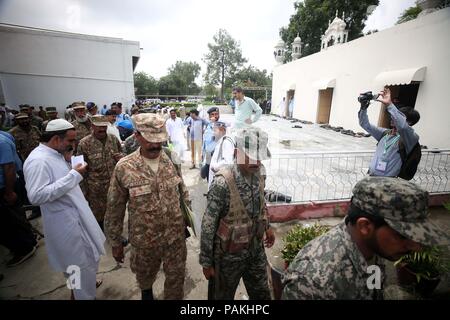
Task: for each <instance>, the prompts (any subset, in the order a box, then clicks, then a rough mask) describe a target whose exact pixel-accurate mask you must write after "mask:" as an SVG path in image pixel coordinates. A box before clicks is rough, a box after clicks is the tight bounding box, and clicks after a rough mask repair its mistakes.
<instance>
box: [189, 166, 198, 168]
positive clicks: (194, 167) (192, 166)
mask: <svg viewBox="0 0 450 320" xmlns="http://www.w3.org/2000/svg"><path fill="white" fill-rule="evenodd" d="M189 169H197V167H196V166H192V167H190V168H189Z"/></svg>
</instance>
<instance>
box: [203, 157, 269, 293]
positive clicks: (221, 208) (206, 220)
mask: <svg viewBox="0 0 450 320" xmlns="http://www.w3.org/2000/svg"><path fill="white" fill-rule="evenodd" d="M222 170H230V171H231V173H232V174H233V176H234V180H235V184H236V187H237V190H238V191H239V194H240V197H241V199H242V203H243V204H244V206H245V209H246V211H247V214H248V215H249V217H250V218H252V219H255V218H258V217H261V216H262V218H263V220H265V223H266V228H267V227H268V221H267V208H266V206H265V202H263V206H262V208H261V199H262V200H263V201H264V195H261V192H260V183H263V180H262V179H260V176H259V175H255V176H254V177H252V180H251V181H252V183H251V184H250V185H249V184H248V183H247V181H246V180H245V178H244V177H243V175H242V173H241V172H240V170H239V168H238V166H237V164H234V165H232V166H228V167H224V168H223V169H222ZM229 208H230V190H229V187H228V184H227V181H226V179H225V177H224V176H222V175H221V174H220V171H219V172H218V173H216V176H215V177H214V180H213V182H212V184H211V188H210V189H209V192H208V196H207V208H206V212H205V214H204V216H203V221H202V233H201V242H200V264H201V265H202V266H203V267H204V268H208V267H210V266H214V269H215V272H216V277H215V279H214V282H215V283H214V287H215V288H214V289H211V290H213V291H214V293H211V292H210V293H209V295H210V297H211V298H213V299H217V300H224V299H226V300H232V299H234V294H235V292H236V289H237V286H238V284H239V281H240V279H241V278H243V280H244V284H245V288H246V289H247V292H248V294H249V297H250V299H258V300H261V299H263V300H267V299H270V291H269V286H268V279H267V272H266V271H267V269H266V268H267V257H266V253H265V250H264V245H263V241H262V239H258V238H257V237H256V234H255V232H256V230H253V234H252V240H251V242H250V246H249V248H248V249H243V250H242V251H240V252H238V253H228V252H225V251H224V250H223V248H222V245H221V241H220V239H219V237H218V236H217V234H216V233H217V230H218V227H219V224H220V220H221V219H223V218H224V217H225V216H226V215H227V214H229Z"/></svg>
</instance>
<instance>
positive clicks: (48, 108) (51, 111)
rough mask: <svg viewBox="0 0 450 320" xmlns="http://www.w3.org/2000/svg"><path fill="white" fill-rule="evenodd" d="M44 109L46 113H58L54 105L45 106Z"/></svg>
mask: <svg viewBox="0 0 450 320" xmlns="http://www.w3.org/2000/svg"><path fill="white" fill-rule="evenodd" d="M45 111H46V113H47V114H49V113H58V111H56V108H55V107H46V108H45Z"/></svg>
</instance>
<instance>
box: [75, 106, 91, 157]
mask: <svg viewBox="0 0 450 320" xmlns="http://www.w3.org/2000/svg"><path fill="white" fill-rule="evenodd" d="M72 109H73V112H74V113H75V118H76V120H74V121H72V125H73V126H74V127H75V130H77V142H76V143H75V151H76V148H77V146H78V144H79V143H80V141H81V139H83V138H84V137H86V136H88V135H90V134H91V120H90V119H89V117H88V116H87V114H86V105H85V104H84V102H74V103H73V104H72Z"/></svg>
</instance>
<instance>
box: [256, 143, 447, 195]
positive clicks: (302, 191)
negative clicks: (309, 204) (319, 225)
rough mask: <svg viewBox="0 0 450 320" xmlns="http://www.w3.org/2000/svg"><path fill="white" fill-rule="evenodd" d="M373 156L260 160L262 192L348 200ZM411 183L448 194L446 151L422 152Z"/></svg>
mask: <svg viewBox="0 0 450 320" xmlns="http://www.w3.org/2000/svg"><path fill="white" fill-rule="evenodd" d="M373 154H374V151H373V150H367V151H354V152H351V151H350V152H314V153H311V152H307V153H295V154H294V153H292V154H279V155H273V156H272V158H271V159H270V160H266V161H263V164H264V166H265V168H266V173H267V180H266V190H271V191H275V192H277V193H281V194H283V195H287V196H289V197H291V198H292V201H291V202H305V201H320V200H342V199H348V198H350V197H351V192H352V188H353V186H354V185H355V184H356V183H357V182H358V181H359V180H361V179H362V178H363V177H364V176H366V175H367V170H368V168H369V163H370V161H371V159H372V157H373ZM412 181H413V182H415V183H417V184H418V185H420V186H421V187H423V188H424V189H425V190H427V191H429V192H430V193H450V149H449V150H446V149H445V150H444V149H440V150H435V149H433V150H422V159H421V161H420V164H419V168H418V170H417V173H416V175H415V177H414V179H413V180H412ZM282 199H283V198H282ZM283 201H284V200H283ZM283 201H280V200H279V201H278V202H283Z"/></svg>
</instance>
